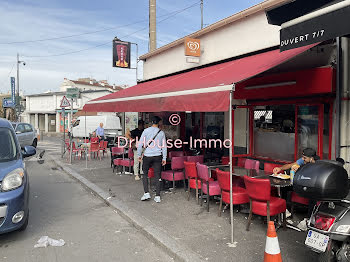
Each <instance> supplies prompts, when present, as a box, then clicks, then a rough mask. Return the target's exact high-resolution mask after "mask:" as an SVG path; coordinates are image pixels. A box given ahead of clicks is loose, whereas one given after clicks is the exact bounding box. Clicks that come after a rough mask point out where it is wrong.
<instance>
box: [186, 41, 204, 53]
mask: <svg viewBox="0 0 350 262" xmlns="http://www.w3.org/2000/svg"><path fill="white" fill-rule="evenodd" d="M185 55H186V56H196V57H200V56H201V40H200V39H194V38H188V37H186V38H185Z"/></svg>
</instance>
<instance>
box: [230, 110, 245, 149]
mask: <svg viewBox="0 0 350 262" xmlns="http://www.w3.org/2000/svg"><path fill="white" fill-rule="evenodd" d="M233 112H234V123H233V127H234V132H233V136H234V137H233V142H234V149H233V153H234V155H246V154H249V108H236V109H235V110H234V111H233Z"/></svg>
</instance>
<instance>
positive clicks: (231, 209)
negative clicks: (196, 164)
mask: <svg viewBox="0 0 350 262" xmlns="http://www.w3.org/2000/svg"><path fill="white" fill-rule="evenodd" d="M232 95H233V90H231V91H230V107H229V109H228V111H229V117H230V120H229V123H230V124H229V132H230V142H231V146H230V152H229V156H230V158H229V160H230V219H231V243H232V244H234V240H233V200H232V150H233V141H232Z"/></svg>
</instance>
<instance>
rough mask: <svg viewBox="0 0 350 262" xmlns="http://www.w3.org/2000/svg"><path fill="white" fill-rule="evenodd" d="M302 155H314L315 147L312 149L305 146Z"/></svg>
mask: <svg viewBox="0 0 350 262" xmlns="http://www.w3.org/2000/svg"><path fill="white" fill-rule="evenodd" d="M303 156H306V157H314V156H316V151H315V149H312V148H305V149H304V150H303Z"/></svg>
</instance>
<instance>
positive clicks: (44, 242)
mask: <svg viewBox="0 0 350 262" xmlns="http://www.w3.org/2000/svg"><path fill="white" fill-rule="evenodd" d="M65 243H66V242H64V240H63V239H60V240H56V239H52V238H49V237H48V236H42V237H41V238H40V239H39V240H38V244H36V245H35V246H34V248H39V247H48V246H53V247H62V246H64V244H65Z"/></svg>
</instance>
